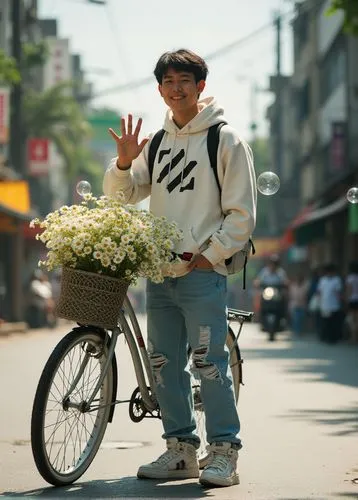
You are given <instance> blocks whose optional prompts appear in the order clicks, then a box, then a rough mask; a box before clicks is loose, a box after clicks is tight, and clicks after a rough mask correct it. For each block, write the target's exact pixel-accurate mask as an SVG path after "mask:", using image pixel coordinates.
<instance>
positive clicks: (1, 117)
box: [0, 87, 10, 144]
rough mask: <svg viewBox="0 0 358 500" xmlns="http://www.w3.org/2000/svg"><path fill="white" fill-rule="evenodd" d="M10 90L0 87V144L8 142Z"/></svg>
mask: <svg viewBox="0 0 358 500" xmlns="http://www.w3.org/2000/svg"><path fill="white" fill-rule="evenodd" d="M9 121H10V90H9V89H8V88H5V87H0V144H7V143H8V142H9Z"/></svg>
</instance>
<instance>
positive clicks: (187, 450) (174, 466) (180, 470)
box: [137, 438, 199, 479]
mask: <svg viewBox="0 0 358 500" xmlns="http://www.w3.org/2000/svg"><path fill="white" fill-rule="evenodd" d="M137 477H139V478H150V479H189V478H191V477H199V464H198V459H197V456H196V449H195V446H193V445H192V444H190V443H186V442H184V441H178V439H177V438H169V439H167V451H166V452H164V453H163V454H162V455H160V457H159V458H158V459H157V460H155V461H154V462H151V463H150V464H146V465H141V466H140V467H139V469H138V472H137Z"/></svg>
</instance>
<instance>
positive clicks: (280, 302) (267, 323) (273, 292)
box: [261, 285, 285, 342]
mask: <svg viewBox="0 0 358 500" xmlns="http://www.w3.org/2000/svg"><path fill="white" fill-rule="evenodd" d="M284 316H285V294H284V286H282V285H275V286H264V287H262V291H261V325H262V329H263V330H264V331H265V332H267V333H268V338H269V341H270V342H273V341H274V340H275V338H276V333H277V332H279V331H280V330H281V326H282V321H283V319H284Z"/></svg>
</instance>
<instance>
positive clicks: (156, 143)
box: [148, 128, 165, 183]
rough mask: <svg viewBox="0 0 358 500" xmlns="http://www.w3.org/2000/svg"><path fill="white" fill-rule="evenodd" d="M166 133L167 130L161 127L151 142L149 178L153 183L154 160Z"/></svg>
mask: <svg viewBox="0 0 358 500" xmlns="http://www.w3.org/2000/svg"><path fill="white" fill-rule="evenodd" d="M164 134H165V130H164V129H163V128H161V129H160V130H158V132H156V133H155V134H154V135H153V137H152V139H151V141H150V144H149V151H148V170H149V179H150V183H152V178H153V168H154V161H155V157H156V155H157V152H158V148H159V146H160V143H161V142H162V139H163V136H164Z"/></svg>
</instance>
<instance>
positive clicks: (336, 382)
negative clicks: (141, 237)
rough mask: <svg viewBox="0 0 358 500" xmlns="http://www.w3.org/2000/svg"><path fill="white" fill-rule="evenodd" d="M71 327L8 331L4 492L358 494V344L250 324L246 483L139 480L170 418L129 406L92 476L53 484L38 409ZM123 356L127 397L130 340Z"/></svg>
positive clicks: (294, 499) (3, 343) (0, 484)
mask: <svg viewBox="0 0 358 500" xmlns="http://www.w3.org/2000/svg"><path fill="white" fill-rule="evenodd" d="M69 327H70V325H69V324H65V325H62V326H61V327H59V328H57V329H56V330H54V331H45V330H39V331H32V332H31V333H25V334H14V335H11V336H8V337H3V338H0V380H1V388H2V391H1V393H2V401H1V413H0V423H1V425H0V496H2V497H8V498H12V497H23V496H27V497H29V496H31V497H33V496H40V497H45V498H47V497H48V498H50V497H51V498H62V497H64V498H71V499H72V498H141V499H149V498H152V499H153V498H181V499H187V498H213V499H228V500H231V499H242V500H251V499H255V500H259V499H260V500H304V499H312V500H331V499H335V500H341V499H358V452H357V450H358V443H357V437H358V391H357V387H358V347H357V346H354V347H353V346H349V345H338V346H329V345H322V344H320V343H318V342H316V340H315V339H314V338H313V337H305V338H303V339H298V340H292V338H291V336H290V335H288V334H286V333H283V334H281V335H280V336H279V338H278V341H277V342H276V343H274V344H269V343H268V342H267V341H266V337H265V335H264V334H263V333H261V332H260V331H259V329H258V327H257V326H256V325H246V326H245V327H244V331H243V334H242V340H241V349H242V355H243V357H244V359H245V363H244V382H245V386H244V387H242V388H241V393H240V402H239V408H240V415H241V421H242V439H243V442H244V449H243V450H242V452H241V453H240V459H239V468H240V477H241V484H240V485H239V486H235V487H232V488H223V489H202V488H201V487H200V486H198V484H197V482H196V481H192V480H188V481H179V482H161V481H139V480H137V479H136V477H135V474H136V470H137V467H138V466H139V465H140V464H141V463H144V462H147V461H150V460H151V459H153V458H154V457H156V456H157V455H159V454H160V453H161V451H162V441H161V439H160V434H161V425H160V422H159V421H157V420H149V419H146V420H145V421H143V422H141V423H140V424H135V423H133V422H131V421H130V420H129V417H128V406H127V405H122V406H121V407H118V408H117V410H116V413H115V418H114V422H113V423H112V424H111V425H109V427H108V429H107V433H106V435H105V439H104V443H103V446H102V448H101V449H100V451H99V453H98V455H97V457H96V458H95V460H94V462H93V463H92V465H91V467H90V468H89V470H88V471H87V472H86V473H85V475H84V476H83V477H82V478H81V479H80V480H79V481H78V483H76V484H74V485H72V486H71V487H68V488H60V489H59V488H53V487H51V486H50V485H48V484H47V483H45V482H44V481H43V480H42V478H41V477H40V475H39V474H38V472H37V469H36V468H35V466H34V462H33V459H32V454H31V447H30V443H29V439H30V414H31V407H32V400H33V396H34V393H35V388H36V385H37V382H38V379H39V376H40V373H41V370H42V367H43V365H44V363H45V361H46V359H47V357H48V355H49V353H50V352H51V350H52V349H53V348H54V346H55V344H56V343H57V342H58V341H59V340H60V338H61V337H62V336H63V334H64V332H66V331H67V330H68V329H69ZM118 353H119V363H118V366H119V378H120V387H119V391H120V393H121V397H126V396H130V394H131V393H132V391H133V389H134V388H135V386H136V383H135V381H134V376H133V370H132V368H131V366H130V362H129V356H128V349H127V346H126V345H125V344H124V343H123V341H121V342H120V345H119V347H118Z"/></svg>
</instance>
